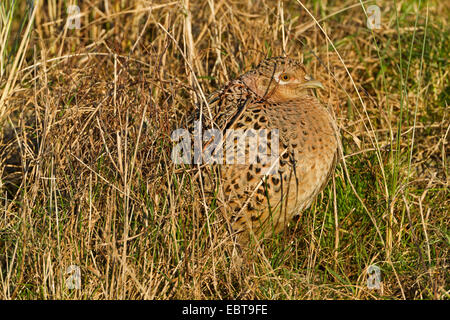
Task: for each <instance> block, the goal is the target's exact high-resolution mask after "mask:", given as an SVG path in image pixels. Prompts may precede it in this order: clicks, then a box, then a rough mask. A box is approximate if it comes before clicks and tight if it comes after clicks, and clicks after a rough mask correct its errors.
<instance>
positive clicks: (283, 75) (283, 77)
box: [280, 73, 291, 81]
mask: <svg viewBox="0 0 450 320" xmlns="http://www.w3.org/2000/svg"><path fill="white" fill-rule="evenodd" d="M290 79H291V77H290V76H289V75H288V74H287V73H282V74H281V75H280V80H283V81H289V80H290Z"/></svg>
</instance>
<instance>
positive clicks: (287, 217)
mask: <svg viewBox="0 0 450 320" xmlns="http://www.w3.org/2000/svg"><path fill="white" fill-rule="evenodd" d="M312 88H322V84H321V83H320V82H319V81H316V80H314V79H313V78H312V77H310V76H309V75H308V74H307V72H306V69H305V67H304V66H303V65H302V63H300V62H299V61H296V60H294V59H290V58H286V57H276V58H271V59H267V60H264V61H262V62H261V63H260V64H259V65H258V66H257V67H256V68H255V69H253V70H251V71H249V72H247V73H245V74H243V75H242V76H240V77H239V78H238V79H236V80H233V81H231V82H229V83H228V84H227V85H225V86H224V87H223V88H222V89H221V90H218V91H216V92H214V93H213V94H212V95H211V96H210V97H209V99H208V100H209V102H208V105H209V106H208V108H203V110H202V112H201V113H200V112H198V113H197V120H198V118H199V115H200V114H201V115H202V116H201V118H202V119H201V120H202V121H201V123H202V125H201V127H202V129H203V132H204V131H205V130H207V129H211V128H216V129H218V130H219V131H220V133H221V134H222V135H223V139H222V140H221V143H219V144H217V143H215V144H214V145H215V148H213V149H214V151H215V152H216V155H217V154H219V155H222V154H223V155H224V160H223V163H221V162H222V161H220V160H219V161H217V158H215V159H216V164H215V165H214V166H213V168H214V170H213V171H210V172H209V174H210V175H209V178H211V173H214V174H217V175H218V176H219V179H218V180H217V179H216V181H219V184H218V186H219V187H218V189H217V190H211V191H218V197H219V199H220V200H221V202H222V205H223V210H224V213H225V216H226V217H227V218H228V219H229V222H230V224H231V226H232V229H233V232H235V233H236V234H239V240H240V242H241V243H242V242H247V241H248V240H249V236H250V235H256V236H257V237H269V236H271V235H272V234H274V233H277V232H279V231H281V230H283V229H284V228H285V227H286V225H287V224H288V223H289V221H291V219H292V218H293V217H294V216H297V215H300V214H301V212H302V211H303V210H304V209H305V208H307V207H308V206H310V204H311V202H312V201H313V199H314V198H315V197H316V196H317V194H318V193H319V192H320V191H321V190H322V189H323V188H324V186H325V185H326V183H327V181H328V179H329V177H330V175H331V174H332V173H333V171H334V168H335V165H336V162H337V159H338V132H337V130H336V125H335V123H334V120H333V118H332V117H331V115H330V114H329V113H328V111H327V110H326V108H325V107H324V106H322V105H321V104H320V102H319V101H318V100H317V99H316V98H315V97H314V96H313V95H312V93H311V89H312ZM230 132H231V133H230ZM236 133H237V135H236ZM230 137H231V138H230ZM242 137H244V138H245V139H247V141H246V143H245V144H243V145H242V144H241V145H240V146H241V147H240V148H239V147H238V148H237V154H235V153H234V152H235V148H236V145H235V143H236V142H237V143H238V144H239V142H238V140H239V139H242ZM252 138H253V140H251V139H252ZM245 139H244V141H245ZM265 139H266V140H265ZM206 140H207V139H206ZM249 140H250V141H253V142H250V143H248V141H249ZM203 141H205V137H203ZM241 141H242V140H241ZM261 141H262V143H261ZM215 142H217V141H215ZM208 145H211V140H210V141H209V142H207V143H206V144H203V150H204V151H205V150H206V149H207V146H208ZM222 146H223V148H222ZM269 154H270V155H271V157H268V155H269ZM255 155H256V156H255ZM240 156H241V158H239V157H240ZM272 156H274V157H272ZM244 158H245V160H244V161H242V159H244ZM236 159H238V160H239V159H240V160H241V161H236ZM217 163H219V164H217ZM203 175H204V177H208V175H207V174H205V173H203ZM206 180H208V179H206ZM209 180H211V179H209ZM213 180H214V179H213ZM207 186H209V188H214V187H212V184H207Z"/></svg>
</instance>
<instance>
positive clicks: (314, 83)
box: [299, 76, 325, 89]
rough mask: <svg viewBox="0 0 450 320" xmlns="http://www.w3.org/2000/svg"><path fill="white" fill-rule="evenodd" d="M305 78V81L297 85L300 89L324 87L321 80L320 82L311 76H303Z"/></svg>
mask: <svg viewBox="0 0 450 320" xmlns="http://www.w3.org/2000/svg"><path fill="white" fill-rule="evenodd" d="M305 80H306V82H303V83H301V84H300V85H299V87H300V88H301V89H310V88H311V89H317V88H319V89H325V88H324V86H323V84H322V82H320V81H319V80H315V79H314V78H313V77H311V76H305Z"/></svg>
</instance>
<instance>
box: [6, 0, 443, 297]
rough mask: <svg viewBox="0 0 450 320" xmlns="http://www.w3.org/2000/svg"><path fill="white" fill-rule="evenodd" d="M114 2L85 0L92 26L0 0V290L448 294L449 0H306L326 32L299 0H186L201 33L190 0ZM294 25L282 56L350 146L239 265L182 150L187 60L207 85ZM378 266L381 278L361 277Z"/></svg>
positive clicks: (190, 80)
mask: <svg viewBox="0 0 450 320" xmlns="http://www.w3.org/2000/svg"><path fill="white" fill-rule="evenodd" d="M107 2H108V4H109V7H108V9H106V8H105V6H104V3H105V1H93V2H92V5H91V6H87V5H84V4H80V7H81V12H83V13H86V14H85V18H83V19H84V20H83V21H82V25H83V26H84V27H83V28H82V29H81V30H65V29H64V24H63V21H64V19H65V4H59V3H57V2H56V1H49V3H46V4H42V3H41V4H40V7H39V10H37V11H36V21H34V23H33V24H32V27H30V28H31V29H30V31H29V32H27V26H28V20H26V19H25V18H23V17H24V15H23V14H22V13H23V12H25V10H27V7H26V4H25V3H22V2H21V3H20V4H19V3H18V2H17V3H16V4H15V7H14V3H13V2H4V3H3V2H2V4H0V16H1V19H2V20H1V26H2V28H3V27H4V26H7V25H8V24H9V23H10V25H11V29H10V30H9V31H8V32H7V33H5V34H2V38H0V50H1V51H0V52H1V54H0V62H1V70H2V74H1V78H0V88H1V94H2V97H3V98H2V99H1V100H0V115H1V116H0V120H1V121H2V126H1V127H0V136H1V139H0V179H1V180H0V181H1V183H0V195H1V196H0V207H1V208H2V209H1V210H0V297H1V298H2V299H142V298H145V299H448V298H449V281H448V275H447V274H448V262H447V260H448V258H447V257H448V253H449V252H448V251H449V250H448V248H449V247H450V246H449V245H450V233H449V228H448V226H449V220H450V219H449V218H450V216H449V214H448V213H449V211H450V210H449V209H450V201H449V192H448V181H449V178H448V177H449V167H448V156H449V152H448V135H449V131H448V130H449V129H448V116H449V114H448V97H449V85H448V52H449V29H448V25H447V16H448V13H449V7H448V5H446V4H445V3H441V2H437V1H408V0H403V1H401V0H399V1H384V2H377V3H378V5H379V6H380V8H381V13H382V19H381V21H382V29H381V30H373V31H372V30H369V29H368V28H367V27H366V25H365V21H366V20H365V16H364V12H363V10H362V8H361V7H360V6H354V7H352V6H353V5H355V4H358V3H357V2H355V1H346V2H345V3H339V4H338V3H335V2H333V1H313V2H304V3H303V4H304V5H305V6H306V7H307V8H308V10H309V11H310V12H311V14H312V15H313V16H314V17H315V18H316V19H317V20H319V21H320V25H321V26H322V27H323V28H324V30H325V31H326V32H327V35H328V37H329V39H330V40H331V41H332V42H333V45H332V44H331V43H330V42H329V41H328V40H327V38H326V37H325V36H324V35H323V34H322V32H321V30H320V28H318V27H317V26H315V25H313V26H312V27H309V28H306V29H304V31H303V32H301V33H300V34H296V30H300V29H302V30H303V28H304V27H305V25H306V24H308V23H310V22H311V21H313V20H312V18H311V16H309V15H308V14H307V13H306V10H304V9H302V8H301V6H300V5H299V4H298V2H296V1H285V2H284V3H283V8H282V11H280V9H279V7H278V2H277V1H275V0H274V1H272V0H267V1H265V5H262V4H257V5H254V6H250V7H249V6H248V4H247V2H242V3H241V2H236V3H234V2H233V3H228V4H227V5H224V4H222V5H219V4H218V3H217V2H214V4H215V10H216V11H215V14H211V8H210V6H209V5H210V3H212V2H208V1H204V2H203V3H201V4H198V3H194V2H193V1H192V3H191V4H190V6H191V9H190V14H191V15H192V20H191V24H192V36H193V40H194V44H193V45H194V47H193V48H192V47H191V44H190V43H189V42H188V41H185V39H189V32H188V31H187V29H185V28H184V26H185V24H186V23H188V22H187V20H186V19H187V18H188V17H189V15H186V12H189V11H186V9H183V10H182V9H181V7H179V6H178V5H167V2H165V1H160V3H158V2H156V1H155V3H154V5H159V4H161V7H158V8H156V9H153V10H152V12H149V11H145V10H142V8H141V7H139V4H141V3H140V2H139V1H122V2H121V3H119V2H117V3H113V2H111V1H107ZM142 4H143V3H142ZM370 4H372V2H370V3H364V5H365V6H366V7H367V6H368V5H370ZM147 5H148V4H147ZM13 7H14V10H13ZM94 7H95V10H94V9H93V8H94ZM395 8H398V10H396V9H395ZM343 9H346V10H343ZM341 10H342V11H341ZM127 11H130V12H128V13H127ZM337 12H339V13H337ZM100 13H101V14H100ZM333 13H336V14H334V15H332V14H333ZM281 14H283V18H284V22H285V23H284V25H282V24H281ZM329 15H331V16H329ZM321 19H323V20H321ZM146 22H148V23H146ZM159 24H160V25H161V26H163V27H164V28H165V29H166V30H168V32H169V33H170V35H171V36H172V37H169V36H168V35H167V33H166V32H164V31H163V30H162V28H161V27H160V25H159ZM255 28H256V30H258V33H254V32H251V30H255ZM282 28H284V31H285V35H287V39H288V41H287V46H286V51H287V52H286V53H287V54H289V55H290V56H293V57H297V58H298V57H299V56H300V54H299V52H300V51H301V52H302V53H303V55H304V62H305V65H306V66H307V67H308V69H309V70H311V72H312V73H313V74H314V75H315V77H317V78H319V79H320V80H321V81H322V82H323V83H324V84H325V85H326V88H327V90H324V91H323V92H319V93H318V95H319V98H320V100H321V101H322V102H323V103H325V104H327V105H328V107H329V109H330V110H332V111H333V112H334V114H335V115H336V118H337V123H338V125H339V127H340V129H341V135H342V144H343V151H344V160H343V161H341V163H340V164H339V166H338V167H337V169H336V172H335V175H334V181H333V180H332V181H330V182H329V183H328V185H327V187H326V188H325V189H324V191H323V192H322V194H321V195H319V197H318V198H317V199H316V200H315V201H314V203H313V204H312V206H311V208H309V209H307V210H306V211H305V212H304V213H303V215H302V217H301V218H299V220H298V221H293V222H292V224H291V226H290V227H289V229H288V230H287V231H286V232H284V233H282V234H279V235H277V236H274V237H273V239H268V240H266V241H264V242H263V245H262V246H258V245H256V244H254V247H251V248H250V250H247V251H246V254H245V255H244V259H243V263H241V264H239V263H237V262H236V261H235V258H234V255H233V245H232V241H231V237H230V234H229V228H228V226H227V224H226V222H225V219H224V217H223V216H222V214H221V213H220V210H219V207H220V202H219V201H218V199H216V195H214V192H213V197H212V198H210V199H203V197H202V196H201V195H202V193H201V191H200V189H199V186H198V185H197V183H196V182H195V178H194V176H193V173H192V171H190V169H191V167H190V166H185V167H183V166H175V165H174V164H173V163H171V161H170V154H171V149H172V143H171V141H170V133H171V130H172V129H173V128H177V127H179V126H182V125H183V123H184V119H183V116H184V114H189V113H190V112H191V110H192V108H193V107H194V101H200V100H201V98H200V97H201V94H200V88H199V87H198V86H197V85H196V82H195V81H194V80H195V78H194V77H192V76H191V73H190V68H188V67H186V65H187V63H189V64H190V65H191V66H192V68H193V70H194V72H195V74H194V75H195V76H196V79H198V81H199V83H200V84H201V89H202V90H204V92H205V94H206V93H208V92H211V91H213V90H214V89H216V88H218V87H220V86H222V85H224V84H225V83H226V81H227V80H230V79H232V78H233V77H235V76H237V75H239V74H241V73H242V72H244V71H246V70H248V69H249V68H251V66H253V65H256V64H257V63H258V62H259V61H260V60H261V59H263V58H264V57H269V56H277V55H281V54H283V50H282V32H281V30H282ZM2 30H3V29H2ZM5 30H6V29H5ZM27 41H29V42H27ZM174 41H176V42H177V44H176V45H175V43H174ZM22 43H23V49H20V46H21V44H22ZM133 47H134V50H133V51H131V48H133ZM335 49H336V50H337V52H336V51H335ZM180 50H184V52H183V54H181V53H180ZM190 50H192V51H190ZM189 52H195V54H196V55H195V56H194V57H191V56H190V55H189ZM87 53H90V54H91V55H88V54H87ZM338 53H339V55H340V56H341V57H342V59H343V62H344V63H342V61H341V60H340V58H339V56H338ZM69 54H77V55H76V56H73V57H72V58H62V57H64V56H66V55H69ZM114 54H117V56H115V55H114ZM22 57H23V60H22ZM55 58H58V59H55ZM129 58H130V59H129ZM52 59H55V60H52ZM44 62H45V63H44ZM27 68H28V69H27ZM346 68H347V70H348V73H347V70H346ZM15 76H17V79H16V80H14V77H15ZM350 76H351V77H352V79H353V81H354V84H355V86H356V88H355V86H354V85H353V82H352V81H351V79H350ZM356 89H357V90H358V92H357V91H356ZM180 115H181V118H180ZM33 138H34V140H33ZM36 141H37V142H36ZM12 158H14V159H12ZM12 160H16V163H19V166H18V167H14V166H13V165H12V163H13V162H14V161H12ZM12 185H15V187H13V186H12ZM203 200H207V201H205V202H203ZM69 265H77V266H79V267H80V268H81V274H82V288H81V290H70V289H68V288H67V286H66V284H65V281H66V279H67V277H68V275H67V274H65V270H67V267H68V266H69ZM370 265H377V266H378V267H379V268H380V269H381V273H382V289H381V290H369V289H368V288H367V286H366V281H367V268H368V267H369V266H370Z"/></svg>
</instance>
